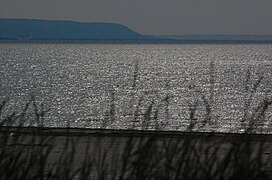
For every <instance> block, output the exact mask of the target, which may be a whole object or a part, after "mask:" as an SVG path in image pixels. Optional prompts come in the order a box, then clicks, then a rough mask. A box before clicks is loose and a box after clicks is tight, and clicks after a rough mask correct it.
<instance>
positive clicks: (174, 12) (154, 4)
mask: <svg viewBox="0 0 272 180" xmlns="http://www.w3.org/2000/svg"><path fill="white" fill-rule="evenodd" d="M271 8H272V0H0V18H27V19H52V20H73V21H83V22H114V23H120V24H123V25H126V26H128V27H130V28H131V29H133V30H134V31H137V32H139V33H141V34H146V35H186V34H242V35H243V34H246V35H272V20H271V19H272V10H271Z"/></svg>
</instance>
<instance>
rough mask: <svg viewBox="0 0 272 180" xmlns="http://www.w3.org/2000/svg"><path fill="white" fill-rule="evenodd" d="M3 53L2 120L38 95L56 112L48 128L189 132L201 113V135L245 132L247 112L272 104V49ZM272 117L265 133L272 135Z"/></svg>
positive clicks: (6, 47) (35, 47) (261, 126)
mask: <svg viewBox="0 0 272 180" xmlns="http://www.w3.org/2000/svg"><path fill="white" fill-rule="evenodd" d="M0 54H1V56H0V65H1V66H0V72H1V74H0V75H1V78H0V84H1V87H0V100H1V101H3V100H4V99H7V98H10V100H9V102H8V105H7V107H6V108H5V109H4V114H2V116H5V115H7V114H9V113H10V112H13V111H15V112H17V113H19V112H20V111H22V109H23V106H24V104H25V103H26V102H28V101H29V99H30V96H31V95H32V96H34V97H35V101H37V103H38V104H40V103H42V104H44V107H45V109H50V110H49V111H48V112H47V113H46V116H45V122H44V124H45V126H59V127H61V126H67V125H70V126H75V127H89V128H100V127H104V128H115V129H143V128H144V129H163V130H181V131H184V130H186V129H187V128H188V126H189V124H190V111H189V107H191V112H193V110H192V109H193V107H194V106H195V107H196V111H195V115H194V121H195V122H196V124H195V126H194V130H197V131H220V132H240V131H243V128H244V127H243V126H242V125H241V120H242V119H243V116H244V112H248V115H247V117H251V116H252V113H254V112H255V109H256V107H257V106H258V105H259V104H260V103H261V102H263V100H264V99H265V98H268V99H271V98H272V97H271V89H272V78H271V76H272V75H271V73H272V71H271V69H272V45H257V44H255V45H248V44H247V45H237V44H235V45H234V44H233V45H231V44H228V45H218V44H216V45H206V44H201V45H167V44H163V45H157V44H156V45H150V44H145V45H142V44H141V45H140V44H139V45H133V44H127V45H125V44H122V45H118V44H114V45H110V44H15V43H12V44H9V43H2V44H0ZM248 72H250V73H248ZM260 77H263V79H262V81H261V82H260V84H259V86H258V88H257V89H256V92H255V93H253V94H254V95H253V96H252V98H251V99H252V100H251V101H250V102H251V103H250V104H248V105H246V106H247V108H245V101H246V100H245V99H249V98H248V96H249V94H250V93H249V92H250V90H252V89H254V88H253V86H254V85H253V84H254V83H255V82H256V81H258V79H259V78H260ZM247 79H248V80H247ZM246 85H247V86H248V87H249V88H248V89H249V91H246V88H245V87H246ZM246 92H248V93H246ZM247 94H248V96H247ZM246 104H247V103H246ZM207 107H210V109H211V113H210V114H207V111H208V109H209V108H208V109H207ZM30 108H31V107H30ZM29 113H30V115H29V117H31V111H30V112H29ZM32 114H33V112H32ZM271 115H272V114H271V107H269V108H268V109H267V111H266V112H265V117H264V118H263V119H262V121H260V122H257V123H256V124H257V126H258V127H257V131H258V132H264V133H266V132H272V129H271V127H272V124H271V122H270V120H271V117H272V116H271ZM29 119H30V118H29ZM207 119H208V122H207V123H206V124H205V123H204V122H205V121H207ZM248 119H249V118H247V120H246V122H245V123H247V121H248ZM30 124H31V122H25V125H26V126H27V125H30Z"/></svg>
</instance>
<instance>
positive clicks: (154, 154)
mask: <svg viewBox="0 0 272 180" xmlns="http://www.w3.org/2000/svg"><path fill="white" fill-rule="evenodd" d="M214 68H215V65H214V62H211V63H210V83H209V84H210V88H209V92H208V94H205V93H203V92H202V91H200V90H196V91H199V94H201V98H200V99H198V100H196V101H194V102H192V103H191V104H189V105H188V111H189V114H188V119H189V125H188V127H187V131H186V132H183V133H181V132H165V131H162V130H163V129H164V127H165V126H167V124H168V123H169V121H171V119H170V117H169V101H170V100H171V96H170V95H169V94H166V96H165V98H163V100H162V104H161V106H154V104H155V102H154V101H151V102H149V104H148V106H147V108H146V109H145V111H144V112H142V111H140V107H141V104H142V103H144V100H145V97H140V98H139V100H138V102H137V104H136V107H134V106H132V107H133V108H131V111H132V112H131V113H132V114H133V119H134V121H135V122H136V123H140V127H141V129H142V131H136V130H127V131H125V130H123V131H114V130H101V129H100V130H90V129H89V130H86V129H85V130H84V129H73V128H69V127H67V128H60V129H57V128H46V127H43V124H44V122H45V114H46V113H47V111H49V109H46V108H45V107H44V106H43V104H41V103H37V101H36V99H35V97H34V96H31V98H30V100H29V101H28V102H27V103H26V105H25V107H24V108H23V110H22V112H20V113H16V112H12V113H9V114H4V113H3V112H4V109H5V107H6V104H7V103H8V100H7V101H3V102H2V103H1V105H0V118H1V119H0V122H1V124H0V175H1V179H3V180H4V179H14V180H15V179H20V180H23V179H26V180H31V179H33V180H34V179H35V180H36V179H42V180H43V179H47V180H51V179H52V180H53V179H65V180H69V179H82V180H85V179H100V180H102V179H116V180H117V179H118V180H122V179H130V180H131V179H135V180H139V179H150V180H152V179H154V180H157V179H161V180H163V179H165V180H166V179H218V180H219V179H220V180H221V179H272V173H271V172H272V160H271V157H272V156H271V152H272V149H271V148H272V136H271V135H270V134H255V133H256V132H261V131H260V128H262V126H263V124H264V119H265V118H264V117H265V115H266V111H268V109H269V107H270V106H271V104H272V100H271V99H269V98H268V96H267V97H265V98H264V99H263V101H262V102H261V103H259V104H258V105H257V106H254V107H252V98H253V96H254V94H255V93H256V91H257V88H258V87H259V85H260V83H261V81H262V77H260V78H259V79H258V80H257V81H256V82H253V83H250V76H251V75H250V71H248V72H247V76H246V77H247V78H246V81H245V98H244V116H243V118H242V120H241V122H240V124H241V127H242V129H243V130H244V132H243V133H241V134H238V133H237V134H228V133H226V134H224V133H213V132H209V133H207V132H206V133H200V132H196V131H201V128H203V127H206V126H213V124H214V123H216V122H215V119H214V117H213V115H212V112H213V101H214V94H213V89H214V82H215V75H214V74H215V71H214ZM138 69H139V65H138V62H135V69H134V73H133V82H132V87H131V88H132V90H133V89H134V90H136V84H137V78H138ZM165 86H166V88H169V84H168V83H166V85H165ZM192 89H193V87H192ZM132 97H133V94H132ZM109 103H110V105H109V109H108V110H107V111H106V114H105V118H104V120H103V121H102V122H101V128H103V129H104V128H107V127H108V126H110V125H111V124H112V123H113V122H114V121H115V120H116V116H115V113H116V107H115V91H114V89H112V90H111V92H110V102H109ZM199 103H203V104H204V106H205V115H204V117H203V118H202V119H201V120H200V119H198V118H197V117H196V116H195V114H196V111H197V110H198V107H199ZM160 111H163V114H164V116H165V118H164V121H162V120H161V119H159V118H158V113H159V112H160ZM26 121H28V122H30V126H31V125H32V128H31V127H28V128H27V127H24V124H25V122H26ZM33 126H35V128H33ZM133 127H135V124H134V125H133ZM133 127H132V129H133ZM151 127H152V128H153V131H147V130H148V129H151ZM154 127H155V128H154ZM258 128H259V129H258Z"/></svg>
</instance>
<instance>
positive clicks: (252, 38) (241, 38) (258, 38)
mask: <svg viewBox="0 0 272 180" xmlns="http://www.w3.org/2000/svg"><path fill="white" fill-rule="evenodd" d="M156 37H157V38H162V39H169V40H170V39H172V40H175V41H184V42H186V41H192V42H193V41H197V42H201V41H202V42H272V36H265V35H224V34H222V35H220V34H219V35H217V34H212V35H162V36H156Z"/></svg>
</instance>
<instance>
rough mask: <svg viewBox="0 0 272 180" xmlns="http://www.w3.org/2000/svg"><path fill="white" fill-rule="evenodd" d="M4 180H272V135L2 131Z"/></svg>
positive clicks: (0, 154)
mask: <svg viewBox="0 0 272 180" xmlns="http://www.w3.org/2000/svg"><path fill="white" fill-rule="evenodd" d="M0 138H1V139H0V140H1V147H0V174H1V179H20V180H21V179H154V180H155V179H238V178H239V179H240V178H243V179H272V159H271V158H272V155H271V153H272V135H256V134H223V133H181V132H156V131H131V130H121V131H118V130H99V129H98V130H90V129H76V128H74V129H73V128H22V127H21V128H14V127H1V128H0Z"/></svg>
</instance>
